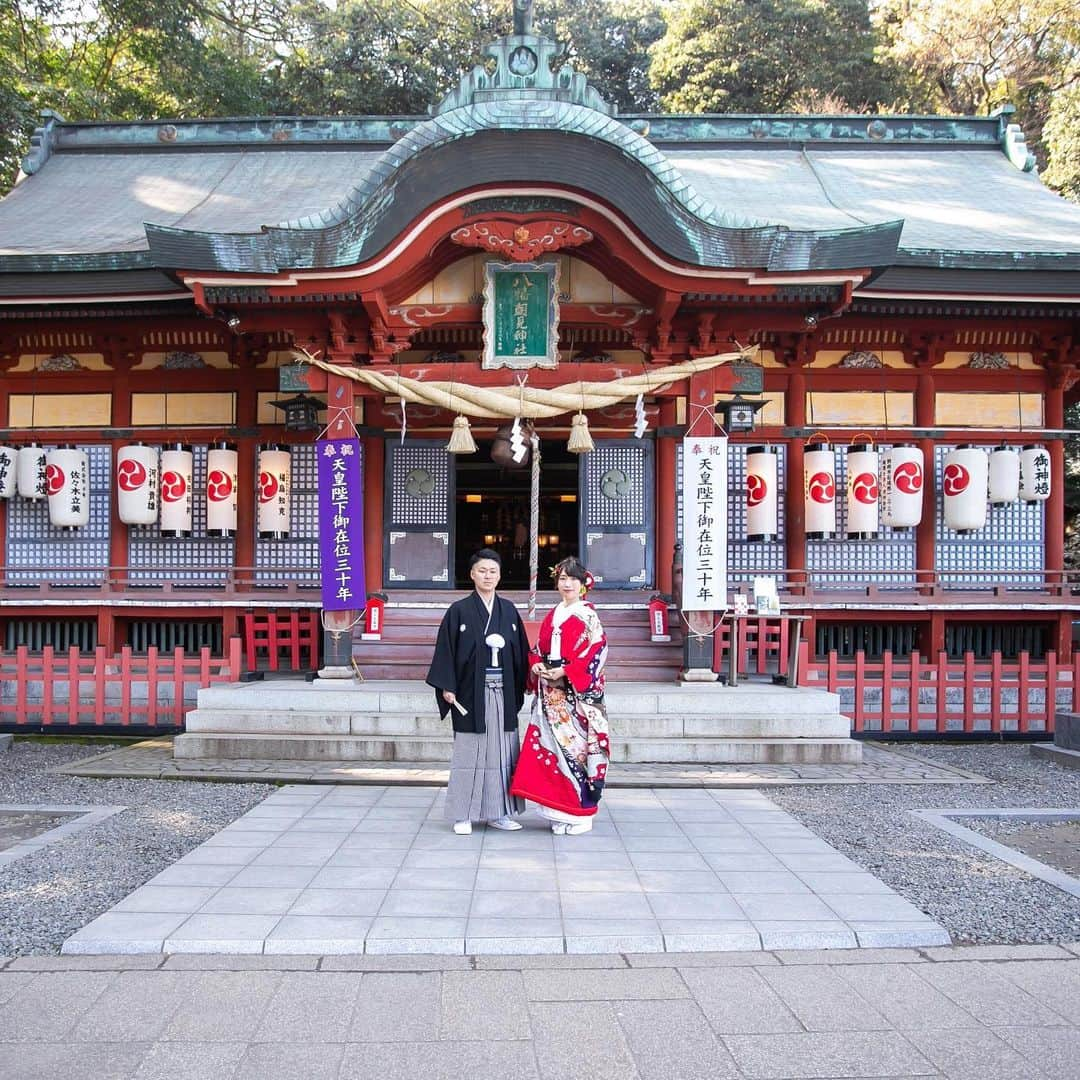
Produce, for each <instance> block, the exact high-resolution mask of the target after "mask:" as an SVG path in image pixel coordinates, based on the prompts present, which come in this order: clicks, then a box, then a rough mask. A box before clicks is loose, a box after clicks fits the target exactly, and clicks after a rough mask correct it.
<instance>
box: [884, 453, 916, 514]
mask: <svg viewBox="0 0 1080 1080" xmlns="http://www.w3.org/2000/svg"><path fill="white" fill-rule="evenodd" d="M924 483H925V476H924V473H923V452H922V451H921V450H920V449H919V448H918V447H917V446H911V445H910V444H906V443H901V444H900V445H898V446H893V447H890V448H889V449H888V450H886V451H885V453H884V454H882V456H881V483H880V487H881V523H882V525H887V526H888V527H889V528H890V529H911V528H914V527H915V526H916V525H918V524H919V522H920V521H922V508H923V486H924Z"/></svg>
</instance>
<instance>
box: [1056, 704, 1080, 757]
mask: <svg viewBox="0 0 1080 1080" xmlns="http://www.w3.org/2000/svg"><path fill="white" fill-rule="evenodd" d="M1054 745H1055V746H1058V747H1061V748H1062V749H1065V750H1080V715H1077V714H1076V713H1068V712H1059V713H1057V714H1056V715H1055V716H1054Z"/></svg>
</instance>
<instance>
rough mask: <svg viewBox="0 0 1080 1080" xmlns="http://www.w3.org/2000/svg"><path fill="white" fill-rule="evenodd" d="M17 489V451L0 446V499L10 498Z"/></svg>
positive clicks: (14, 448) (10, 447)
mask: <svg viewBox="0 0 1080 1080" xmlns="http://www.w3.org/2000/svg"><path fill="white" fill-rule="evenodd" d="M18 490H19V451H18V449H16V447H14V446H0V499H10V498H11V497H12V496H13V495H14V494H15V493H16V492H17V491H18Z"/></svg>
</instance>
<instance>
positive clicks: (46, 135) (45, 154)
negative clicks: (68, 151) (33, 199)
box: [15, 109, 64, 183]
mask: <svg viewBox="0 0 1080 1080" xmlns="http://www.w3.org/2000/svg"><path fill="white" fill-rule="evenodd" d="M63 122H64V118H63V117H62V116H61V115H60V114H59V113H56V112H53V110H52V109H42V110H41V124H40V125H39V126H38V127H36V128H34V133H33V135H31V136H30V149H29V151H27V154H26V156H25V157H24V158H23V159H22V162H21V163H20V165H19V176H18V178H17V179H16V181H15V182H16V183H18V182H19V181H20V180H22V179H23V178H24V177H27V176H33V175H34V173H36V172H37V171H38V170H39V169H40V168H41V166H42V165H44V164H45V162H46V161H48V160H49V158H50V157H52V152H53V150H54V149H55V147H56V140H57V136H58V132H57V130H56V128H57V125H58V124H62V123H63Z"/></svg>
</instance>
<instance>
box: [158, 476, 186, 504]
mask: <svg viewBox="0 0 1080 1080" xmlns="http://www.w3.org/2000/svg"><path fill="white" fill-rule="evenodd" d="M186 491H187V477H186V476H182V475H181V474H180V473H178V472H173V471H172V469H168V470H167V471H166V472H163V473H162V474H161V501H162V502H167V503H174V502H179V501H180V500H181V499H182V498H183V497H184V493H185V492H186Z"/></svg>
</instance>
